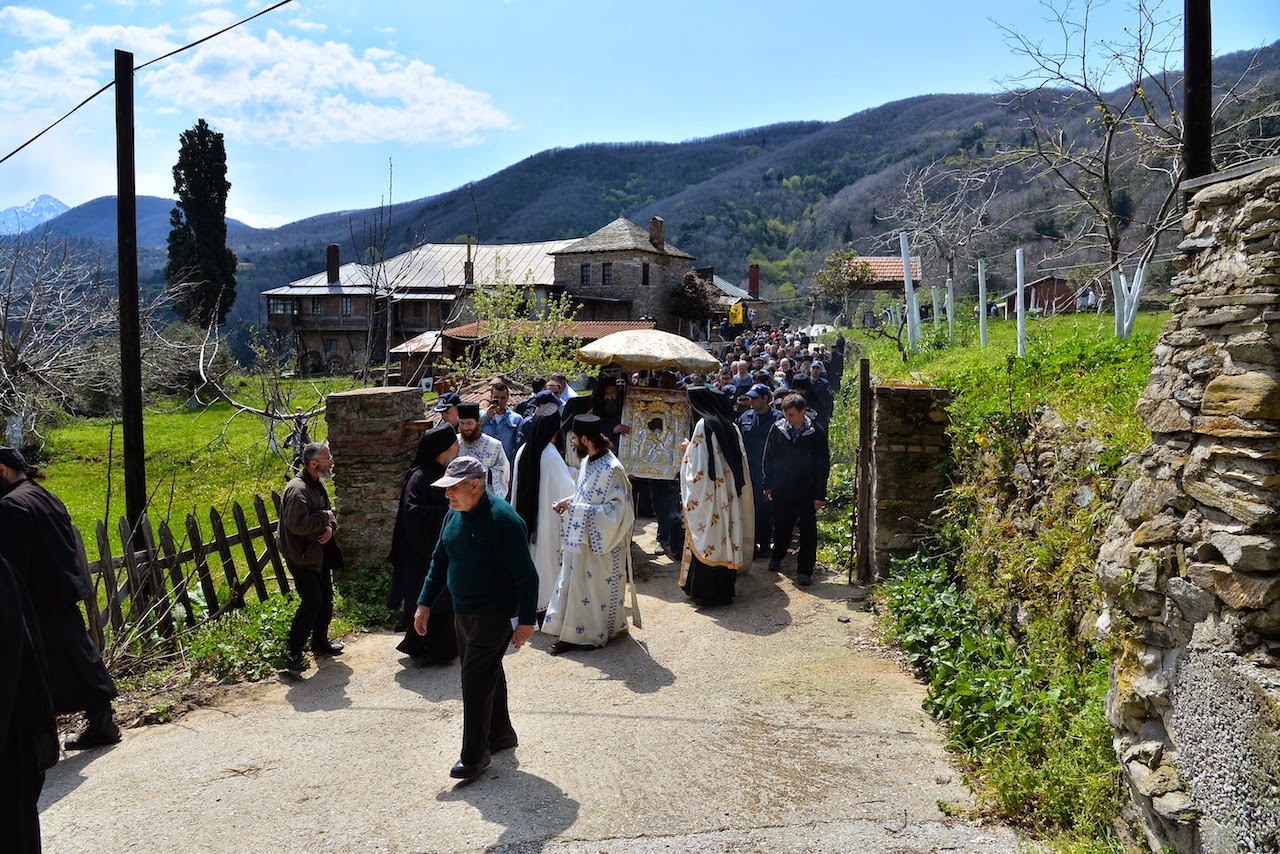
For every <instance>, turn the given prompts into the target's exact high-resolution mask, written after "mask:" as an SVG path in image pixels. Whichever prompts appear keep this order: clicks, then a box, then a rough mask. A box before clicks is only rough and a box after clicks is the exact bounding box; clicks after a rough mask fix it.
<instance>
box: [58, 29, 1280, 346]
mask: <svg viewBox="0 0 1280 854" xmlns="http://www.w3.org/2000/svg"><path fill="white" fill-rule="evenodd" d="M1215 78H1216V79H1217V80H1219V81H1229V82H1231V83H1235V82H1236V81H1240V80H1243V81H1244V83H1245V84H1246V86H1248V85H1252V86H1255V87H1256V89H1257V91H1256V92H1255V93H1254V97H1255V98H1259V99H1267V100H1270V101H1275V100H1277V98H1278V97H1280V96H1278V95H1277V93H1278V92H1280V82H1278V81H1280V42H1278V43H1276V44H1273V45H1271V46H1270V47H1268V48H1265V49H1264V50H1262V51H1260V52H1258V53H1257V54H1256V55H1255V54H1254V53H1252V52H1248V53H1238V54H1232V55H1229V56H1225V57H1222V58H1220V59H1219V60H1217V63H1216V66H1215ZM1061 96H1062V93H1060V92H1053V91H1051V90H1050V91H1046V92H1044V93H1042V98H1043V99H1045V101H1046V102H1047V101H1055V102H1060V101H1061ZM1002 100H1003V98H1002V97H1001V96H996V95H982V94H970V95H964V94H934V95H921V96H918V97H914V98H908V99H905V100H901V101H895V102H893V103H889V104H885V105H883V106H880V107H876V108H873V109H868V110H865V111H863V112H860V113H857V114H855V115H852V116H849V117H847V118H844V119H841V120H840V121H836V122H788V123H783V124H777V125H770V126H767V127H761V128H754V129H750V130H743V131H736V132H732V133H725V134H720V135H717V136H709V137H703V138H695V139H691V140H688V141H685V142H681V143H656V142H635V143H623V144H584V145H580V146H576V147H573V148H568V149H553V150H549V151H544V152H541V153H539V154H536V155H533V156H531V157H529V158H527V159H525V160H523V161H521V162H519V163H516V164H514V165H512V166H510V167H508V168H506V169H503V170H502V171H500V172H498V173H495V174H494V175H491V176H489V177H487V178H484V179H483V180H480V181H476V182H475V183H473V184H471V185H469V186H465V187H460V188H458V189H455V190H452V191H449V192H446V193H442V194H439V195H436V196H431V197H428V198H422V199H417V200H414V201H410V202H405V203H402V204H397V205H396V206H395V208H394V210H393V212H392V234H391V235H390V237H391V246H390V249H391V251H393V252H399V251H402V250H403V249H405V248H408V246H409V245H411V244H412V243H413V242H414V241H415V240H426V241H431V242H447V241H453V240H460V239H463V237H464V236H465V235H468V234H471V235H474V236H475V237H476V238H478V239H479V240H480V241H483V242H499V241H502V242H508V241H534V240H547V239H553V238H562V237H571V236H577V235H583V234H587V233H589V232H591V231H593V230H595V229H596V228H599V227H600V226H601V225H603V224H605V223H607V222H608V221H610V220H611V219H613V218H614V217H617V216H626V217H628V218H630V219H632V220H633V221H636V222H641V223H643V222H644V221H646V220H647V219H648V218H649V217H650V216H654V215H657V216H662V217H663V218H664V219H666V221H667V236H668V239H669V240H670V241H671V242H672V243H674V244H675V245H676V246H679V247H680V248H681V249H683V250H685V251H687V252H690V253H692V254H693V255H695V256H697V258H698V261H699V263H700V264H709V265H714V266H715V267H716V269H717V270H718V271H719V272H721V273H722V275H725V276H726V277H727V278H729V279H730V280H737V281H741V280H742V279H744V278H745V276H746V270H747V265H748V263H750V262H758V263H760V264H761V265H762V269H763V272H764V277H763V279H764V281H763V286H764V288H763V289H764V294H765V295H766V296H772V295H776V294H777V289H778V287H779V286H781V285H783V284H784V283H787V284H791V285H793V286H797V287H798V286H801V285H803V284H804V283H805V282H806V281H808V280H810V278H811V276H812V273H813V271H814V270H815V269H816V268H817V267H819V266H820V264H821V260H822V257H823V256H824V255H825V254H826V253H828V252H830V251H831V250H832V249H834V248H836V247H838V246H840V245H842V244H844V243H852V244H853V245H854V246H855V248H857V249H858V250H859V251H860V252H862V253H864V254H868V253H875V252H881V251H890V252H894V251H896V249H895V248H888V249H887V250H886V247H884V246H883V245H882V244H880V243H878V242H877V238H878V237H882V236H883V235H886V234H890V233H892V232H893V231H894V229H895V228H896V225H897V224H896V223H894V222H893V221H892V219H891V218H890V217H889V215H888V214H889V212H890V211H891V210H892V208H893V207H894V205H895V204H896V202H897V200H898V199H899V198H901V195H902V184H903V180H904V175H906V174H907V173H908V171H909V170H911V169H913V168H919V167H922V166H924V165H927V164H929V163H931V162H934V161H943V160H946V159H947V158H957V157H966V156H974V155H980V154H982V153H984V152H990V151H993V150H995V149H997V148H1012V147H1025V146H1026V144H1027V139H1026V135H1025V133H1024V132H1023V128H1022V126H1021V125H1020V123H1019V116H1018V114H1017V112H1016V111H1014V110H1013V109H1012V108H1009V107H1006V106H1002V103H1001V102H1002ZM1055 106H1056V107H1060V106H1061V105H1060V103H1058V104H1056V105H1055ZM1231 113H1232V110H1231V109H1226V110H1224V111H1223V114H1222V117H1221V118H1222V119H1223V121H1225V120H1226V117H1227V116H1229V115H1230V114H1231ZM1274 132H1275V131H1274V130H1273V133H1274ZM1066 133H1067V134H1068V136H1071V137H1073V138H1083V137H1084V136H1085V135H1087V134H1089V133H1091V130H1090V128H1089V126H1088V125H1086V123H1085V114H1084V113H1083V112H1078V113H1077V114H1074V115H1072V116H1071V118H1070V120H1069V121H1068V122H1067V123H1066ZM1120 185H1121V186H1122V187H1123V188H1124V189H1125V190H1126V191H1128V192H1130V193H1131V194H1132V196H1133V199H1134V204H1135V208H1136V210H1137V213H1138V214H1139V215H1141V214H1142V213H1143V211H1144V210H1148V209H1150V208H1151V207H1152V206H1154V204H1155V198H1156V194H1157V187H1156V186H1155V182H1151V181H1149V180H1148V179H1147V178H1146V177H1145V176H1144V175H1142V174H1140V173H1137V172H1130V173H1128V174H1124V175H1122V176H1121V178H1120ZM1001 191H1002V192H1001V198H1000V201H999V207H1000V211H999V213H1000V216H999V219H1000V220H1004V219H1006V218H1007V219H1010V220H1011V224H1010V227H1008V228H1006V229H1004V230H1003V231H1002V232H1001V233H1000V234H998V235H995V236H993V239H992V240H991V241H990V245H989V246H988V252H989V253H990V255H991V257H992V258H993V262H992V264H991V265H989V266H990V275H991V279H992V281H993V282H994V283H995V284H996V286H998V285H999V283H1000V281H1001V279H1002V278H1003V279H1005V280H1007V279H1008V278H1010V277H1011V276H1012V269H1011V267H1012V262H1011V261H1008V263H1006V260H1007V259H1004V258H1003V257H1002V256H1003V254H1006V253H1007V252H1008V250H1009V249H1011V248H1012V247H1013V246H1015V245H1024V246H1027V247H1028V258H1029V262H1030V263H1031V264H1032V266H1033V269H1035V267H1036V266H1037V264H1038V261H1039V260H1040V259H1041V258H1043V257H1046V256H1049V255H1053V254H1056V253H1057V250H1058V244H1057V242H1056V241H1055V240H1054V239H1053V238H1046V237H1044V236H1043V235H1041V234H1038V233H1037V229H1036V227H1034V223H1035V220H1036V218H1037V217H1040V216H1043V213H1044V212H1045V211H1049V210H1052V209H1053V207H1054V206H1055V205H1056V204H1057V203H1058V202H1059V201H1060V200H1061V196H1060V195H1058V192H1059V191H1057V190H1055V189H1053V188H1051V187H1048V186H1045V185H1041V184H1037V183H1033V182H1026V181H1019V180H1017V179H1016V176H1015V177H1014V178H1013V179H1011V180H1010V181H1009V183H1008V186H1006V187H1002V188H1001ZM473 198H474V205H473ZM171 207H172V202H170V201H168V200H164V199H153V198H145V199H139V230H140V232H139V233H140V241H139V242H140V246H141V247H142V250H143V255H144V257H145V260H144V261H143V262H142V267H143V269H142V271H141V274H142V278H143V280H144V282H148V281H149V282H152V283H156V282H158V281H159V279H158V269H159V266H160V265H162V264H163V258H162V256H163V252H162V251H161V252H159V253H157V252H156V251H155V249H162V247H163V246H164V242H165V237H166V235H167V233H168V213H169V209H170V208H171ZM375 214H376V211H373V210H357V211H343V212H335V213H327V214H320V215H317V216H314V217H309V218H307V219H304V220H300V221H298V222H294V223H290V224H288V225H285V226H281V227H279V228H275V229H253V228H250V227H249V226H247V225H244V224H243V223H235V222H229V223H228V238H229V242H230V243H231V248H232V249H233V250H234V251H235V252H236V254H237V256H238V257H239V259H240V260H241V261H242V262H247V263H248V264H251V265H252V267H251V269H246V270H243V271H242V272H241V273H240V274H239V293H240V296H239V298H238V299H237V302H236V306H235V308H234V309H233V312H232V316H231V319H232V321H233V322H237V323H244V322H247V321H254V320H256V319H257V318H258V314H259V311H260V310H261V306H260V305H258V303H259V302H260V301H259V300H258V299H256V298H255V297H256V295H257V294H258V293H260V292H261V291H262V290H263V289H265V288H268V287H274V286H277V285H280V284H283V283H285V282H287V281H289V280H291V279H294V278H298V277H301V276H303V275H307V274H310V273H314V272H316V271H317V270H319V269H320V268H321V267H322V266H323V263H324V247H325V245H326V244H328V243H338V244H339V245H341V246H343V248H344V254H346V255H348V257H349V248H348V247H349V246H350V242H351V238H350V224H351V223H352V222H353V221H354V223H355V224H356V227H357V229H359V227H360V225H361V224H362V223H364V222H366V221H369V220H371V219H372V218H373V216H374V215H375ZM114 222H115V211H114V205H113V204H112V200H111V199H110V198H104V199H97V200H94V201H93V202H90V203H88V204H86V205H81V206H80V207H79V208H76V209H74V210H72V211H69V212H67V213H66V214H63V215H62V216H61V217H58V218H57V219H55V220H53V221H52V222H51V227H52V228H53V229H54V230H55V231H56V232H58V233H64V234H69V235H76V236H82V237H90V238H97V239H111V238H112V237H113V236H114V228H115V226H114ZM1069 226H1070V224H1069V223H1057V224H1056V225H1055V227H1057V228H1059V229H1060V230H1063V231H1065V230H1067V229H1068V228H1069ZM1041 230H1042V231H1043V230H1044V229H1043V228H1041ZM148 247H150V248H151V250H152V251H147V249H148ZM108 253H110V250H108ZM158 256H159V257H160V258H161V260H160V262H159V264H157V263H156V262H155V259H156V257H158ZM925 261H926V270H925V275H926V278H927V279H929V278H932V279H934V280H937V279H938V278H940V277H941V266H940V264H939V263H938V262H937V259H934V258H930V257H929V256H928V254H927V252H926V258H925ZM1005 267H1009V268H1010V269H1008V270H1006V269H1004V268H1005Z"/></svg>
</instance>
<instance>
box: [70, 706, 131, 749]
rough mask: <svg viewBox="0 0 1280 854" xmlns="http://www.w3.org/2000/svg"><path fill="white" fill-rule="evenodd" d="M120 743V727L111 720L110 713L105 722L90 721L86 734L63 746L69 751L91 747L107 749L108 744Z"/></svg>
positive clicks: (83, 733) (73, 738)
mask: <svg viewBox="0 0 1280 854" xmlns="http://www.w3.org/2000/svg"><path fill="white" fill-rule="evenodd" d="M119 743H120V727H118V726H116V722H115V721H114V720H112V719H111V716H110V712H108V713H107V719H106V721H105V722H103V721H90V723H89V725H88V726H87V727H85V728H84V732H82V733H80V734H79V735H73V736H71V737H70V738H68V739H67V741H66V744H64V745H63V746H64V747H65V748H66V749H67V750H88V749H89V748H91V747H105V746H106V745H108V744H119Z"/></svg>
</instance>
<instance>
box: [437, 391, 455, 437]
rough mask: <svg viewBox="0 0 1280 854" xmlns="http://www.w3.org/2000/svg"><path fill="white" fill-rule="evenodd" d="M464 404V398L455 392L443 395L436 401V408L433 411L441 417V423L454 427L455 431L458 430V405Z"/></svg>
mask: <svg viewBox="0 0 1280 854" xmlns="http://www.w3.org/2000/svg"><path fill="white" fill-rule="evenodd" d="M459 403H462V398H461V397H459V396H458V395H456V394H454V393H453V392H449V393H448V394H442V395H440V397H439V398H438V399H437V400H436V405H435V408H434V409H432V410H431V411H432V412H434V413H435V414H436V415H438V416H440V421H441V422H444V423H447V424H451V425H453V429H454V430H457V429H458V404H459Z"/></svg>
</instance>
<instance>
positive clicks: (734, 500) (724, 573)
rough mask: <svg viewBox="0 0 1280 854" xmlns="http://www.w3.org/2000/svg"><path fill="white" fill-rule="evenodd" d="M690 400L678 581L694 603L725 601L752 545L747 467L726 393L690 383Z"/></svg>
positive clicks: (730, 597) (682, 468)
mask: <svg viewBox="0 0 1280 854" xmlns="http://www.w3.org/2000/svg"><path fill="white" fill-rule="evenodd" d="M689 405H690V407H692V409H693V414H694V417H695V418H697V419H698V420H697V423H696V424H694V427H693V436H692V437H691V438H690V439H689V441H688V442H687V443H686V445H685V451H684V459H683V460H682V462H681V464H680V506H681V509H682V510H683V512H684V530H685V550H684V557H683V559H682V560H681V563H680V586H681V587H682V588H683V589H684V591H685V593H688V594H689V596H691V597H692V598H693V601H694V604H696V605H728V604H729V603H730V602H732V601H733V595H734V592H735V588H736V585H737V580H738V573H739V572H740V571H743V570H745V569H747V568H748V567H749V566H750V565H751V558H752V550H753V548H754V546H755V503H754V501H753V498H752V492H751V471H750V468H749V467H748V466H747V451H746V447H745V446H744V445H743V442H742V434H741V432H739V430H738V424H737V420H736V419H735V418H734V413H733V409H732V407H731V405H730V403H729V400H728V398H726V397H725V396H724V395H723V394H719V393H717V392H715V391H712V390H711V389H709V388H705V387H698V388H690V389H689Z"/></svg>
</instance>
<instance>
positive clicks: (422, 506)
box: [387, 422, 458, 664]
mask: <svg viewBox="0 0 1280 854" xmlns="http://www.w3.org/2000/svg"><path fill="white" fill-rule="evenodd" d="M457 455H458V434H457V432H455V431H454V429H453V425H451V424H449V423H448V422H441V423H440V424H438V425H436V426H435V427H433V428H432V429H431V430H429V431H427V433H426V435H424V436H423V437H422V441H421V442H419V443H418V453H417V455H416V456H415V457H414V459H413V467H412V468H410V469H409V474H408V475H407V476H406V477H405V481H404V488H403V489H402V490H401V491H400V510H399V511H398V512H397V514H396V525H395V530H394V531H393V533H392V535H391V554H390V555H388V556H387V560H388V561H389V562H390V563H391V589H390V591H389V593H388V595H387V607H389V608H392V609H398V610H400V611H401V612H402V613H403V615H404V617H403V621H402V625H403V626H405V627H406V631H405V634H404V638H403V639H402V640H401V641H400V643H399V644H398V645H397V646H396V649H398V650H399V651H400V652H403V653H404V654H405V655H408V656H409V657H411V658H412V659H414V660H415V661H417V662H419V663H421V664H448V663H449V662H451V661H453V660H454V659H455V658H457V657H458V642H457V639H456V638H455V637H454V631H453V600H452V599H450V598H449V591H447V590H446V591H445V592H444V593H443V594H442V595H441V597H440V598H439V599H438V600H436V603H435V605H433V606H432V608H431V615H432V617H437V616H440V615H444V616H445V617H447V618H448V619H433V620H432V621H431V624H430V626H429V627H428V629H427V634H426V636H425V637H424V636H421V635H419V634H418V633H417V632H415V631H414V630H413V612H414V611H415V610H416V609H417V607H418V595H419V594H420V593H422V584H423V582H424V581H425V580H426V578H427V569H428V568H429V567H430V566H431V555H432V553H433V552H434V551H435V548H436V540H438V539H440V527H441V526H442V525H443V524H444V517H445V515H446V514H447V513H448V512H449V499H447V498H445V496H444V489H442V488H441V487H438V486H432V485H431V483H432V482H433V481H436V480H439V479H440V478H442V477H444V470H445V466H447V465H448V464H449V461H450V460H452V459H453V458H454V457H456V456H457Z"/></svg>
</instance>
